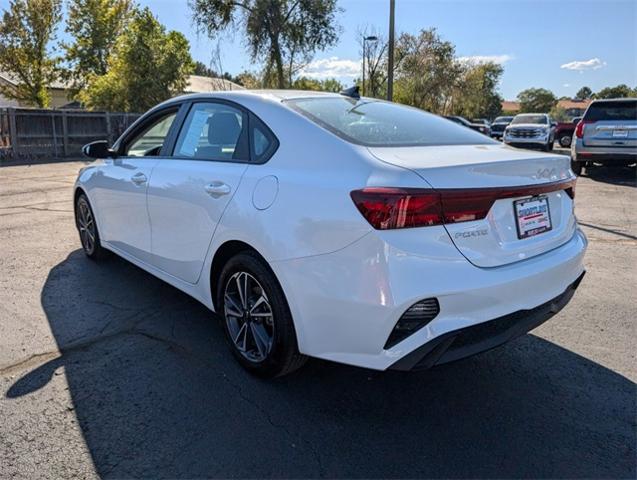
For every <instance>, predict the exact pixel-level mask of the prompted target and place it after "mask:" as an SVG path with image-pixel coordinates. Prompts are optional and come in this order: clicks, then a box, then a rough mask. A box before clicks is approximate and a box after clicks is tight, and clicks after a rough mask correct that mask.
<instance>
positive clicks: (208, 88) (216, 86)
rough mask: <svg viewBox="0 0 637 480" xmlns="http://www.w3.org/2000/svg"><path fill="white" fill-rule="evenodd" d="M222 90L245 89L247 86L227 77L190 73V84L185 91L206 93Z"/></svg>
mask: <svg viewBox="0 0 637 480" xmlns="http://www.w3.org/2000/svg"><path fill="white" fill-rule="evenodd" d="M220 90H245V88H244V87H242V86H241V85H239V84H237V83H234V82H231V81H230V80H226V79H225V78H216V77H202V76H201V75H190V76H189V77H188V86H187V87H186V91H185V92H184V93H206V92H218V91H220Z"/></svg>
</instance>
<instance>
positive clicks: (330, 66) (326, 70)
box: [299, 57, 362, 79]
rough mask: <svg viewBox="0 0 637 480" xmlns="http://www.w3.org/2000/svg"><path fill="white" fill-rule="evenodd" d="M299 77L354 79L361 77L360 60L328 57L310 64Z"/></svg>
mask: <svg viewBox="0 0 637 480" xmlns="http://www.w3.org/2000/svg"><path fill="white" fill-rule="evenodd" d="M299 73H300V75H302V76H305V77H310V78H316V79H325V78H355V77H358V76H360V75H362V65H361V61H360V60H349V59H346V58H338V57H330V58H323V59H320V60H314V61H313V62H310V63H309V64H308V65H307V66H306V67H305V68H304V69H303V70H301V71H300V72H299Z"/></svg>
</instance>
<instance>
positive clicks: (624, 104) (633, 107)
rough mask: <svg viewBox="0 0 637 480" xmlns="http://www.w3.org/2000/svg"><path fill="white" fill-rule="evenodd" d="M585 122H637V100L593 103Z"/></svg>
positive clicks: (587, 112) (585, 116)
mask: <svg viewBox="0 0 637 480" xmlns="http://www.w3.org/2000/svg"><path fill="white" fill-rule="evenodd" d="M584 120H588V121H591V122H598V121H600V120H611V121H614V120H637V100H625V101H619V102H617V101H615V102H593V103H591V105H590V107H588V110H587V111H586V115H584Z"/></svg>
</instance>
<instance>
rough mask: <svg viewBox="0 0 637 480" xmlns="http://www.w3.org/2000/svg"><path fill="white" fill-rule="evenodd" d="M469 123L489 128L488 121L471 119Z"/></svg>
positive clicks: (489, 123)
mask: <svg viewBox="0 0 637 480" xmlns="http://www.w3.org/2000/svg"><path fill="white" fill-rule="evenodd" d="M471 122H472V123H475V124H480V125H484V126H485V127H489V128H491V122H490V121H489V120H487V119H486V118H472V119H471Z"/></svg>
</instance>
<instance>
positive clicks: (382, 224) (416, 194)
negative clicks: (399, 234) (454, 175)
mask: <svg viewBox="0 0 637 480" xmlns="http://www.w3.org/2000/svg"><path fill="white" fill-rule="evenodd" d="M350 195H351V197H352V200H353V201H354V204H355V205H356V207H357V208H358V210H359V211H360V212H361V213H362V214H363V217H365V219H366V220H367V221H368V222H369V223H370V224H371V225H372V227H374V228H375V229H377V230H391V229H395V228H412V227H425V226H430V225H440V224H441V223H442V210H441V206H440V195H439V194H438V193H437V192H435V191H433V190H423V189H420V188H386V187H377V188H374V187H371V188H363V189H362V190H354V191H353V192H352V193H351V194H350Z"/></svg>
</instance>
